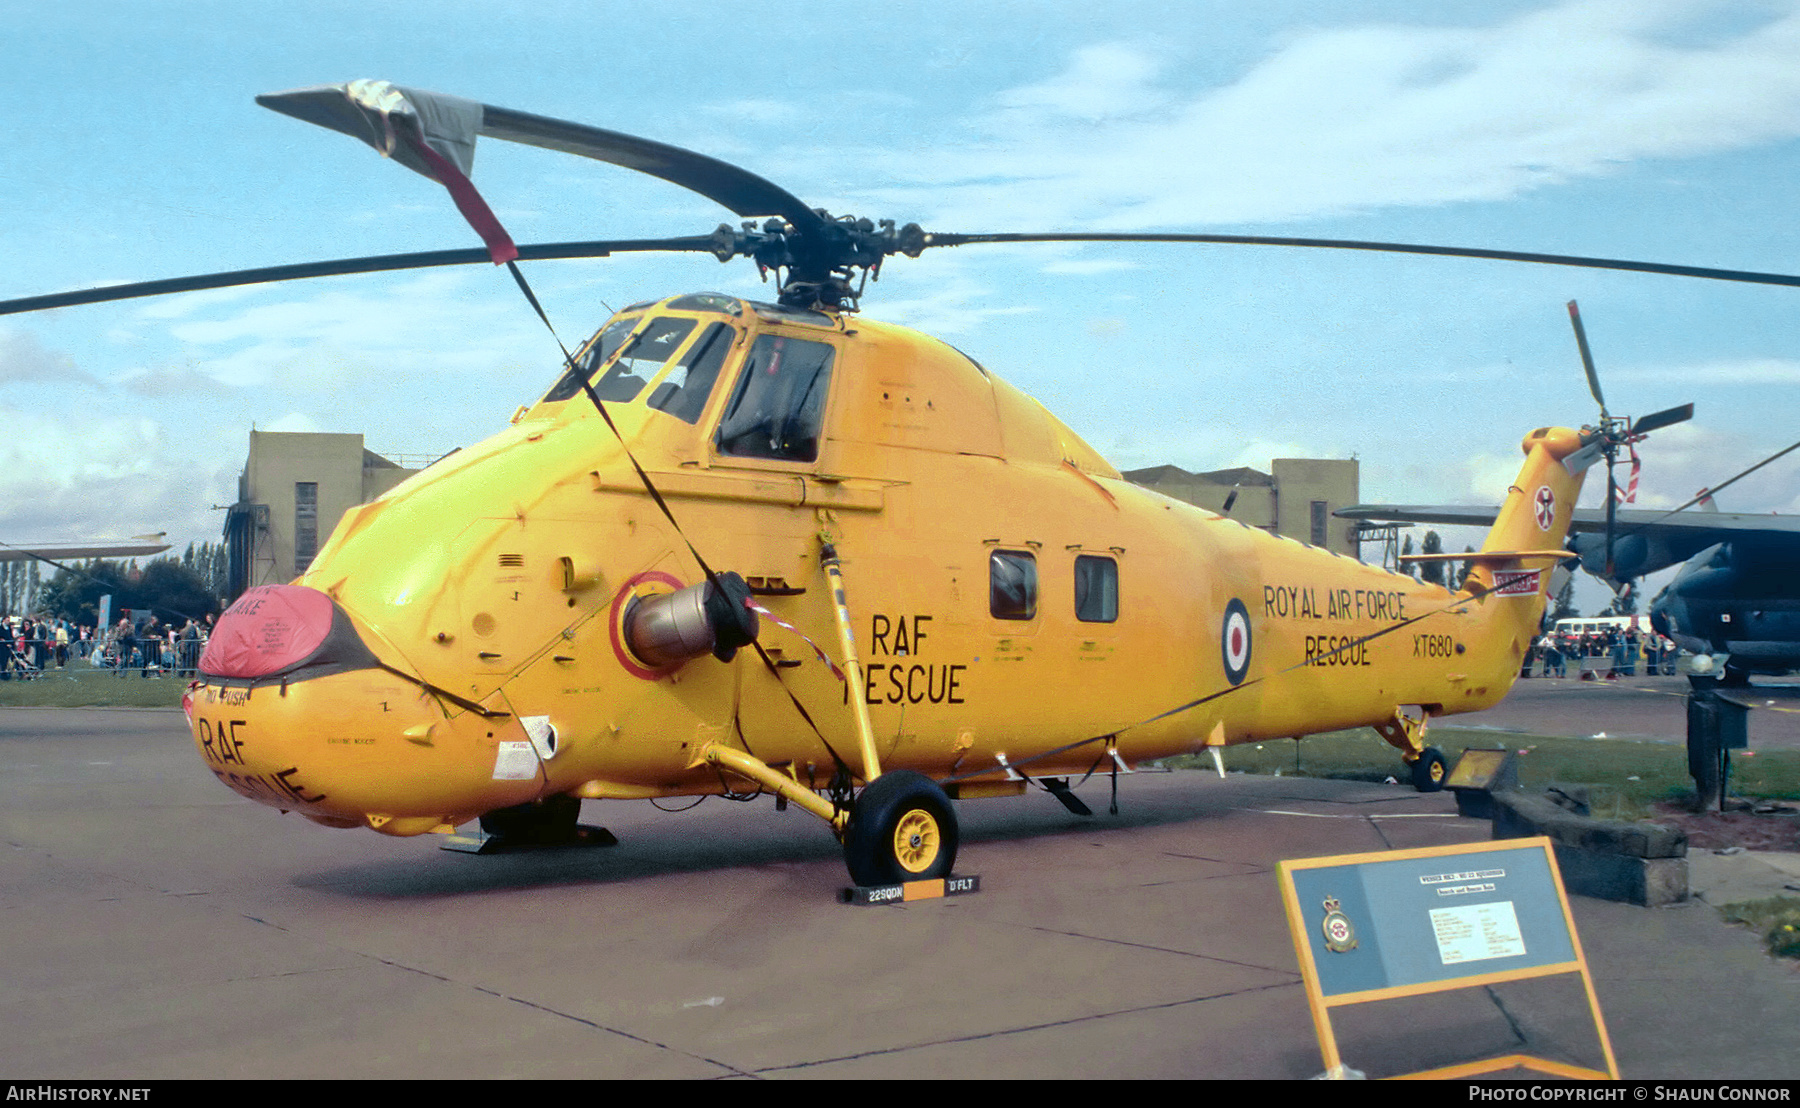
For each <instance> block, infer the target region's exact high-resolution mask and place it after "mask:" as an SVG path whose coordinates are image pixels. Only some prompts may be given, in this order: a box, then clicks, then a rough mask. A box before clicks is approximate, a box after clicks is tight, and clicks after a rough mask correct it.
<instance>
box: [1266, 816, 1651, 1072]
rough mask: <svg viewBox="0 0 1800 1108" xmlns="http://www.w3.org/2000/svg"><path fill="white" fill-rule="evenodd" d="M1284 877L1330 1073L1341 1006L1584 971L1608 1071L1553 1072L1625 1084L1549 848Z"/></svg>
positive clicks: (1394, 854) (1398, 853)
mask: <svg viewBox="0 0 1800 1108" xmlns="http://www.w3.org/2000/svg"><path fill="white" fill-rule="evenodd" d="M1279 877H1280V882H1281V895H1282V901H1283V904H1284V905H1285V907H1286V909H1287V916H1288V927H1289V929H1290V931H1291V932H1292V934H1293V938H1294V950H1295V953H1296V954H1297V955H1298V956H1299V958H1300V968H1301V974H1302V976H1303V977H1304V978H1305V981H1306V988H1307V998H1308V1001H1309V1003H1310V1004H1311V1005H1312V1009H1313V1020H1314V1023H1315V1025H1316V1026H1317V1028H1318V1031H1319V1043H1320V1049H1321V1051H1322V1052H1323V1053H1324V1055H1325V1064H1326V1067H1327V1069H1334V1068H1336V1067H1338V1066H1340V1065H1341V1062H1340V1060H1339V1058H1338V1057H1337V1048H1336V1044H1335V1040H1334V1037H1333V1035H1332V1031H1331V1021H1330V1016H1329V1009H1330V1008H1332V1007H1335V1006H1338V1005H1343V1004H1355V1003H1360V1002H1364V1001H1372V1000H1386V999H1391V998H1394V997H1403V996H1416V995H1420V994H1424V993H1430V992H1439V991H1443V990H1447V989H1460V988H1468V987H1473V986H1477V985H1487V984H1493V983H1496V982H1500V981H1517V980H1522V979H1525V978H1529V977H1542V976H1547V975H1550V974H1558V973H1579V974H1581V976H1582V980H1583V983H1584V984H1585V985H1586V987H1587V996H1588V1002H1589V1005H1590V1007H1591V1008H1592V1009H1593V1015H1594V1022H1595V1026H1596V1027H1597V1028H1598V1029H1599V1033H1600V1042H1601V1046H1602V1048H1603V1050H1604V1053H1605V1055H1606V1062H1607V1068H1608V1070H1609V1071H1610V1073H1601V1072H1599V1071H1590V1070H1580V1069H1575V1068H1573V1067H1562V1066H1558V1068H1557V1069H1555V1070H1554V1071H1553V1072H1557V1073H1560V1074H1563V1075H1564V1076H1593V1077H1606V1076H1612V1077H1617V1076H1618V1072H1617V1067H1616V1066H1615V1065H1614V1063H1613V1058H1612V1046H1611V1044H1610V1043H1609V1042H1608V1041H1607V1038H1606V1028H1605V1026H1604V1024H1602V1023H1601V1020H1600V1008H1599V1004H1598V1001H1597V1000H1596V999H1595V997H1594V989H1593V983H1592V981H1591V980H1590V979H1589V977H1588V973H1587V963H1586V961H1585V960H1584V959H1583V958H1582V954H1581V943H1580V940H1579V938H1578V937H1577V936H1576V934H1575V922H1574V919H1573V917H1571V916H1570V914H1569V904H1568V899H1567V897H1566V896H1565V895H1564V893H1563V887H1562V877H1561V874H1560V873H1559V872H1558V871H1557V868H1556V857H1555V854H1554V853H1553V852H1552V850H1551V845H1550V840H1549V839H1546V838H1541V837H1540V838H1535V839H1509V840H1503V841H1500V842H1492V843H1470V844H1455V845H1451V846H1442V847H1428V848H1425V849H1420V850H1394V851H1385V852H1382V853H1378V854H1352V855H1340V856H1336V857H1329V858H1308V859H1301V860H1295V861H1286V862H1282V863H1281V865H1280V867H1279ZM1493 1061H1494V1062H1497V1063H1501V1064H1503V1065H1507V1066H1511V1065H1529V1066H1531V1068H1535V1069H1543V1068H1545V1066H1547V1065H1552V1064H1551V1063H1543V1064H1542V1065H1536V1064H1533V1063H1538V1062H1540V1061H1541V1060H1538V1059H1524V1058H1521V1057H1518V1056H1513V1057H1509V1058H1507V1059H1495V1060H1493ZM1469 1072H1481V1071H1480V1070H1478V1069H1477V1070H1471V1071H1469Z"/></svg>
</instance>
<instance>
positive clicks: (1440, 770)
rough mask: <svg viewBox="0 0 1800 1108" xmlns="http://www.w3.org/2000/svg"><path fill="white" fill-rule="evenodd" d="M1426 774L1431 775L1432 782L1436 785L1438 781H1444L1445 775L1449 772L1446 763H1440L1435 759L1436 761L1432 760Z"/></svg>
mask: <svg viewBox="0 0 1800 1108" xmlns="http://www.w3.org/2000/svg"><path fill="white" fill-rule="evenodd" d="M1425 772H1426V773H1429V774H1430V775H1431V780H1432V782H1433V783H1436V782H1438V781H1442V780H1443V779H1444V774H1446V773H1448V772H1449V771H1448V770H1447V769H1446V768H1445V766H1444V763H1443V762H1442V761H1439V760H1437V759H1435V758H1434V759H1432V762H1431V765H1430V766H1429V767H1428V768H1427V769H1426V771H1425Z"/></svg>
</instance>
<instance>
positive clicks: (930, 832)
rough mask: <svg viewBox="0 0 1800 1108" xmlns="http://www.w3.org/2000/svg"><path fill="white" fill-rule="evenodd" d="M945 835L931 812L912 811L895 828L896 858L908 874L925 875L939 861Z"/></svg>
mask: <svg viewBox="0 0 1800 1108" xmlns="http://www.w3.org/2000/svg"><path fill="white" fill-rule="evenodd" d="M942 842H943V834H942V832H941V831H940V830H939V829H938V821H937V819H936V817H934V816H933V815H932V814H931V813H930V812H927V811H924V810H923V809H920V808H913V809H910V810H909V811H908V812H907V813H906V814H905V815H903V816H901V817H900V822H899V823H898V824H896V825H895V827H894V858H895V859H896V860H897V861H898V862H899V863H900V868H901V869H903V870H905V871H906V872H908V873H924V872H925V871H926V870H928V869H930V868H931V863H933V862H935V861H937V856H938V847H939V846H940V845H941V843H942Z"/></svg>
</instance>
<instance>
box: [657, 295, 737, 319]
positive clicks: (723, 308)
mask: <svg viewBox="0 0 1800 1108" xmlns="http://www.w3.org/2000/svg"><path fill="white" fill-rule="evenodd" d="M667 307H670V308H673V309H674V310H675V311H678V312H723V313H724V314H726V315H743V314H744V302H743V301H742V300H739V299H738V298H737V297H735V296H726V295H725V294H724V293H719V292H696V293H693V294H691V295H688V296H678V297H676V298H675V299H673V300H671V301H669V303H668V304H667Z"/></svg>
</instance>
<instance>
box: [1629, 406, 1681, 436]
mask: <svg viewBox="0 0 1800 1108" xmlns="http://www.w3.org/2000/svg"><path fill="white" fill-rule="evenodd" d="M1693 418H1694V406H1693V405H1692V404H1682V405H1680V406H1679V407H1674V408H1665V409H1663V410H1662V411H1660V412H1651V413H1650V414H1649V415H1647V416H1645V417H1644V418H1642V419H1640V420H1638V421H1637V422H1636V423H1633V424H1632V425H1631V433H1632V434H1634V435H1648V434H1649V433H1650V432H1652V431H1656V430H1660V429H1661V428H1664V427H1668V426H1670V425H1672V424H1676V423H1686V422H1687V421H1688V420H1690V419H1693Z"/></svg>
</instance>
